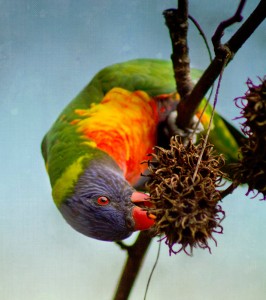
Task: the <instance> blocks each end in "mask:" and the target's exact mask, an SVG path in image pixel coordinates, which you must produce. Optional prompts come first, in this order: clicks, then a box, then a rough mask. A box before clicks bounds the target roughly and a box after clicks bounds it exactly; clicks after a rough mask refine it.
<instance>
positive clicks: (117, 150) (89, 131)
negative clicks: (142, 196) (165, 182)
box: [76, 88, 158, 184]
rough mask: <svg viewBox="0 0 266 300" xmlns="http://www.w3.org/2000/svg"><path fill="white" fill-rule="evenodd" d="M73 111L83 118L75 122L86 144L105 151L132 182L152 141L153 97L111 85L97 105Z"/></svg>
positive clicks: (155, 124)
mask: <svg viewBox="0 0 266 300" xmlns="http://www.w3.org/2000/svg"><path fill="white" fill-rule="evenodd" d="M76 113H78V114H80V115H82V116H83V117H85V118H83V119H81V120H80V121H79V122H78V123H77V124H76V125H77V127H78V131H80V132H81V133H82V134H83V135H84V136H86V138H88V139H89V140H90V142H89V146H94V147H97V148H99V149H101V150H103V151H105V152H107V153H108V154H109V155H110V156H111V157H112V158H113V159H114V160H115V161H116V163H117V164H118V166H119V167H120V168H121V169H122V171H123V173H124V176H125V178H126V179H127V180H128V181H129V182H130V183H131V184H134V183H136V182H137V181H138V179H139V177H140V174H141V173H142V172H143V171H144V170H145V168H146V167H145V166H144V165H143V164H142V165H141V162H142V161H144V160H146V159H147V154H148V153H151V152H152V148H153V147H154V145H155V143H156V126H157V123H158V113H157V107H156V103H155V101H154V99H152V98H150V97H149V96H148V94H146V93H145V92H142V91H136V92H129V91H126V90H124V89H121V88H114V89H112V90H111V91H109V92H108V93H107V94H106V95H105V97H104V98H103V100H102V102H101V103H100V104H98V105H92V106H91V107H90V108H89V109H87V110H82V111H80V110H79V111H76Z"/></svg>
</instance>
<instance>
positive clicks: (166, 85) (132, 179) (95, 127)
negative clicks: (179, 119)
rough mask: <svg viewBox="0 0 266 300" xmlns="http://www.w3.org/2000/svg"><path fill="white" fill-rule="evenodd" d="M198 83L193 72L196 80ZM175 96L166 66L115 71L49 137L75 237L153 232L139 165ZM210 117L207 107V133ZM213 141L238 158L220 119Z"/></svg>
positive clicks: (48, 159)
mask: <svg viewBox="0 0 266 300" xmlns="http://www.w3.org/2000/svg"><path fill="white" fill-rule="evenodd" d="M199 76H200V72H199V71H197V70H192V78H193V79H196V78H198V77H199ZM174 93H175V81H174V77H173V71H172V64H171V62H169V61H163V60H153V59H138V60H132V61H128V62H125V63H120V64H115V65H112V66H109V67H107V68H105V69H103V70H102V71H100V72H99V73H98V74H97V75H96V76H95V77H94V78H93V79H92V80H91V82H90V83H89V84H88V85H87V86H86V87H85V88H84V89H83V90H82V91H81V93H80V94H78V96H77V97H76V98H74V99H73V100H72V101H71V102H70V104H69V105H68V106H67V107H66V108H65V109H64V110H63V112H62V113H61V114H60V116H59V117H58V119H57V120H56V121H55V123H54V124H53V126H52V127H51V129H50V130H49V131H48V133H47V134H46V135H45V137H44V139H43V142H42V154H43V157H44V160H45V163H46V168H47V171H48V174H49V177H50V182H51V186H52V195H53V199H54V202H55V204H56V206H57V207H58V209H59V210H60V212H61V213H62V215H63V216H64V218H65V219H66V221H67V222H68V223H69V224H70V225H71V226H72V227H73V228H75V229H76V230H77V231H79V232H81V233H83V234H85V235H87V236H89V237H92V238H96V239H99V240H105V241H116V240H121V239H125V238H127V237H128V236H129V235H130V234H131V233H132V232H133V231H135V230H145V229H148V228H150V227H151V226H152V225H153V220H152V216H148V215H147V213H146V212H145V211H144V210H142V209H141V205H145V203H147V204H148V202H147V201H146V198H147V196H146V195H145V194H143V193H141V192H138V191H136V189H135V188H134V186H135V185H136V184H137V182H138V180H139V178H140V174H141V173H142V172H143V171H144V168H145V165H143V164H141V162H142V161H143V160H145V159H147V154H148V153H150V152H152V148H153V146H155V145H156V144H157V143H158V140H163V139H162V136H160V137H159V138H158V132H159V128H161V127H162V126H161V125H162V124H164V122H167V120H168V117H169V114H170V113H171V111H173V110H174V109H175V106H176V104H177V101H178V99H177V98H178V97H176V96H174ZM202 106H203V105H202ZM201 110H202V107H200V108H199V112H198V113H200V111H201ZM209 117H210V107H209V108H208V109H207V111H206V112H205V113H204V115H203V118H202V123H203V126H204V127H206V126H207V125H208V121H209ZM163 132H164V131H163V130H162V131H161V133H160V134H161V135H163ZM210 141H211V142H212V143H213V144H214V146H215V147H216V149H217V150H218V151H219V152H221V153H223V154H224V155H225V157H226V158H227V159H228V160H229V161H232V160H234V159H236V158H237V149H238V144H237V142H236V140H235V138H234V136H233V135H232V133H231V132H230V130H229V129H228V127H227V126H226V123H225V122H224V121H223V119H222V118H221V117H219V115H218V114H215V117H214V123H213V127H212V131H211V135H210Z"/></svg>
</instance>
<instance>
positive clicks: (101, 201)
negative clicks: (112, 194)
mask: <svg viewBox="0 0 266 300" xmlns="http://www.w3.org/2000/svg"><path fill="white" fill-rule="evenodd" d="M109 202H110V200H109V199H108V198H107V197H105V196H100V197H99V198H98V199H97V203H98V204H99V205H101V206H104V205H107V204H109Z"/></svg>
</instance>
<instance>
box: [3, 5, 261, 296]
mask: <svg viewBox="0 0 266 300" xmlns="http://www.w3.org/2000/svg"><path fill="white" fill-rule="evenodd" d="M176 2H177V1H174V0H165V1H159V0H131V1H125V0H112V1H109V0H98V1H95V0H86V1H85V0H80V1H74V0H55V1H51V0H45V1H44V0H2V1H0V24H1V25H0V28H1V31H0V73H1V74H0V78H1V80H0V99H1V100H0V127H1V132H0V135H1V137H0V143H1V148H0V168H1V170H2V175H1V181H0V190H1V193H0V197H1V201H0V205H1V207H0V245H1V246H0V298H1V299H2V300H17V299H19V300H26V299H27V300H30V299H34V300H60V299H64V300H72V299H79V300H85V299H86V300H87V299H100V300H105V299H106V300H107V299H111V297H112V295H113V292H114V290H115V286H116V283H117V281H118V278H119V276H120V272H121V269H122V266H123V264H124V260H125V257H126V255H125V253H123V252H122V251H121V250H120V249H119V248H118V247H117V246H116V245H115V244H113V243H107V242H100V241H96V240H92V239H89V238H87V237H85V236H83V235H81V234H79V233H77V232H75V231H74V230H73V229H72V228H70V227H69V226H68V225H67V224H66V223H65V221H64V220H63V218H62V217H61V216H60V214H59V212H58V211H57V209H56V208H55V206H54V204H53V201H52V198H51V191H50V185H49V181H48V176H47V175H46V172H45V168H44V163H43V160H42V157H41V153H40V143H41V140H42V137H43V135H44V134H45V132H46V131H47V130H48V129H49V127H50V126H51V124H52V122H53V121H54V120H55V119H56V118H57V116H58V114H59V113H60V112H61V110H62V109H63V107H64V106H65V105H66V104H67V103H68V102H69V101H70V100H71V99H72V98H73V97H74V96H75V95H76V94H77V93H78V92H79V91H80V90H81V89H82V88H83V87H84V86H85V85H86V84H87V83H88V81H89V80H90V79H91V78H92V76H93V75H94V74H95V73H96V72H97V71H99V70H100V69H101V68H103V67H105V66H107V65H110V64H113V63H115V62H119V61H125V60H129V59H133V58H140V57H148V58H163V59H169V58H170V54H171V43H170V39H169V36H168V30H167V28H166V26H165V25H164V19H163V16H162V12H163V10H165V9H168V8H172V7H176ZM238 2H239V1H238V0H234V1H232V0H230V1H229V0H224V1H218V0H201V1H200V2H199V1H196V0H191V1H190V14H191V15H193V16H194V18H196V19H197V20H198V22H199V23H200V24H201V26H202V28H203V30H204V31H205V32H206V35H207V37H208V38H209V39H210V38H211V36H212V34H213V33H214V31H215V28H216V27H217V25H218V24H219V22H220V21H222V20H224V19H226V18H228V17H230V16H231V15H232V14H233V13H234V11H235V9H236V8H237V5H238ZM258 2H259V1H256V0H249V1H247V4H246V7H245V9H244V12H243V16H244V17H245V18H247V16H248V15H249V14H250V13H251V12H252V10H253V9H254V8H255V7H256V5H257V4H258ZM238 27H239V24H236V25H234V26H232V27H230V28H229V29H228V30H226V33H225V36H224V38H223V41H227V39H228V38H229V37H230V36H231V35H232V34H233V33H234V32H235V31H236V29H237V28H238ZM265 32H266V24H265V22H264V24H262V25H261V26H260V27H259V28H258V29H257V31H256V32H255V33H254V34H253V36H252V37H251V38H250V39H249V40H248V41H247V43H246V44H245V45H244V46H243V47H242V48H241V49H240V50H239V52H238V53H237V54H236V56H235V58H234V60H233V61H232V62H231V63H230V65H229V66H228V68H226V70H225V73H224V79H223V82H222V86H221V91H220V97H219V103H218V108H217V110H218V111H219V112H220V113H221V114H222V115H223V116H224V117H226V118H227V120H229V121H232V120H233V119H234V118H235V117H236V116H238V114H239V111H238V109H237V108H236V107H235V106H234V103H233V99H234V98H235V97H237V96H241V95H243V94H244V93H245V92H246V90H247V87H246V84H245V82H246V81H247V79H248V77H249V78H251V79H252V80H253V81H254V82H257V83H258V82H259V80H258V78H257V77H258V76H260V77H263V76H264V75H265V70H266V68H265V67H266V51H265V49H266V37H265ZM189 45H190V56H191V64H192V66H193V67H196V68H199V69H204V68H206V66H207V65H208V63H209V61H208V55H207V51H206V49H205V46H204V44H203V41H202V39H201V37H200V35H199V34H198V32H197V30H196V29H195V28H194V27H193V25H190V34H189ZM238 122H239V121H233V123H234V124H235V125H236V126H238V127H239V125H238ZM246 190H247V189H246V188H245V187H243V188H240V189H238V190H237V191H236V192H235V193H234V194H233V195H231V196H228V197H227V198H226V199H224V201H223V208H224V210H225V211H226V215H227V217H226V219H225V220H224V221H223V226H224V234H223V235H216V238H217V241H218V247H215V245H214V243H212V244H211V246H212V254H209V252H208V251H207V250H201V249H198V250H197V249H196V250H195V251H194V255H193V257H188V256H186V255H185V254H183V253H180V254H178V255H176V256H175V255H173V256H171V257H170V256H169V255H168V248H167V247H166V246H165V245H164V244H163V245H162V251H161V255H160V259H159V263H158V266H157V268H156V270H155V273H154V276H153V278H152V281H151V285H150V289H149V292H148V297H147V299H153V300H157V299H158V300H160V299H185V300H196V299H197V300H201V299H204V300H212V299H216V300H219V299H227V300H232V299H243V300H244V299H245V300H249V299H256V300H262V299H265V294H266V285H265V280H266V251H265V248H266V237H265V231H266V222H265V218H266V203H265V202H262V201H259V198H256V199H250V197H246V196H245V192H246ZM135 238H136V235H134V236H133V237H131V238H130V239H129V240H128V243H130V242H132V241H134V239H135ZM157 250H158V242H157V241H156V239H154V241H153V243H152V246H151V248H150V251H149V253H148V255H147V259H146V260H145V263H144V266H143V269H142V271H141V274H140V276H139V278H138V280H137V282H136V285H135V287H134V290H133V292H132V294H131V297H130V299H134V300H135V299H143V296H144V291H145V286H146V284H147V280H148V276H149V274H150V272H151V269H152V266H153V263H154V261H155V257H156V254H157Z"/></svg>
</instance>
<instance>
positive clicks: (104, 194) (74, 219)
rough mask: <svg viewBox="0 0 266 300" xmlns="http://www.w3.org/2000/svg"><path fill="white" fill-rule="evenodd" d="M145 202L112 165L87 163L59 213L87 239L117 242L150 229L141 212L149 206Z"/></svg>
mask: <svg viewBox="0 0 266 300" xmlns="http://www.w3.org/2000/svg"><path fill="white" fill-rule="evenodd" d="M146 199H147V195H146V194H143V193H140V192H137V191H135V190H134V189H133V188H132V187H131V186H130V184H129V183H128V182H127V181H126V180H125V178H124V176H123V174H122V172H121V170H120V169H119V168H118V166H117V165H116V164H115V163H114V162H111V163H106V162H105V161H104V163H99V161H97V162H92V163H90V165H89V166H88V167H87V169H86V170H85V172H84V173H83V174H82V175H81V176H80V178H79V180H78V182H77V184H76V187H75V191H74V194H73V195H72V196H71V197H69V198H68V199H67V200H66V201H65V202H64V203H63V204H62V205H61V207H60V208H59V209H60V211H61V213H62V215H63V216H64V218H65V219H66V221H67V222H68V223H69V224H70V225H71V226H72V227H73V228H74V229H76V230H77V231H79V232H81V233H83V234H85V235H86V236H89V237H91V238H95V239H98V240H104V241H117V240H122V239H125V238H127V237H129V236H130V235H131V234H132V232H133V231H135V230H145V229H148V228H150V227H151V226H152V225H153V220H152V219H151V218H149V217H148V215H147V212H146V211H144V210H143V209H141V208H140V206H141V205H145V203H147V202H148V201H147V200H146ZM136 204H137V205H139V206H137V205H136Z"/></svg>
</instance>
